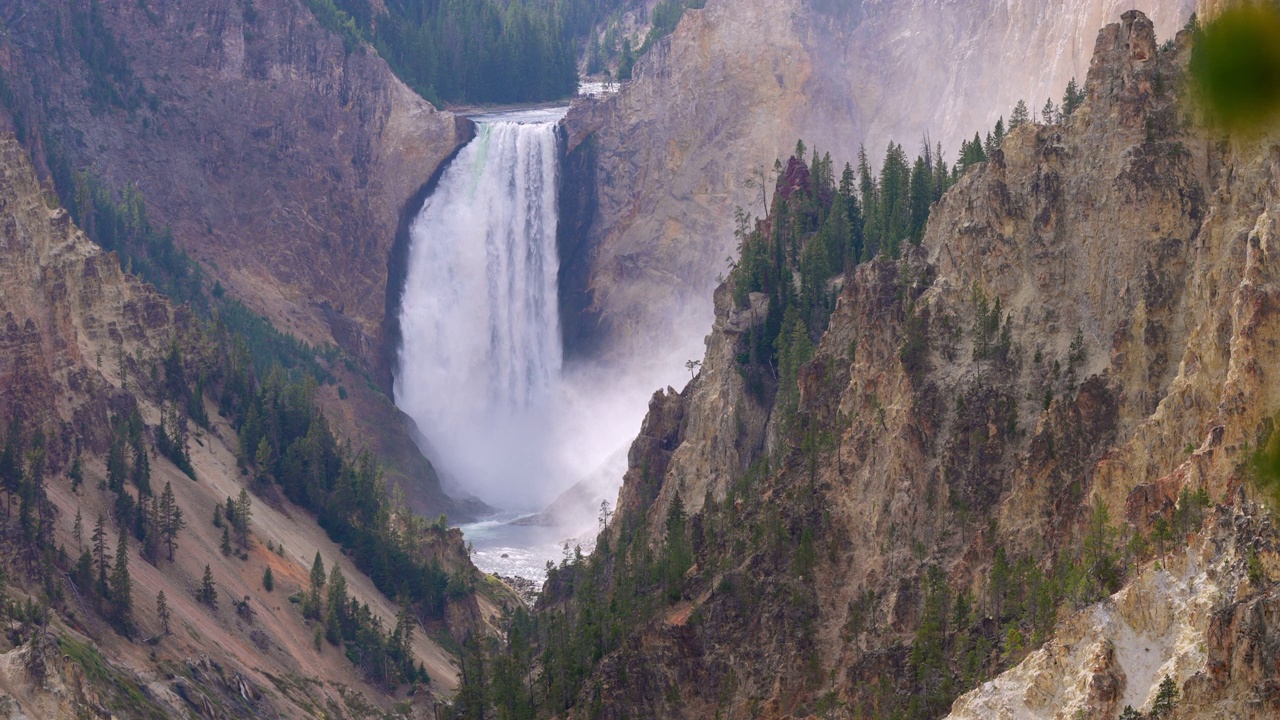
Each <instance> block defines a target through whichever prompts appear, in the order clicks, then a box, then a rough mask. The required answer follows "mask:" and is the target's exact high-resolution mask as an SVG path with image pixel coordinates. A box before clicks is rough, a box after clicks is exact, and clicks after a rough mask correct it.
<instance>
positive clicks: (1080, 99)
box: [1062, 78, 1084, 118]
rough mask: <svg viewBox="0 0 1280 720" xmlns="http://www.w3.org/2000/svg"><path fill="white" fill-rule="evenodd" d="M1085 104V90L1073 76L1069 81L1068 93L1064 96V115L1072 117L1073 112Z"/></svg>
mask: <svg viewBox="0 0 1280 720" xmlns="http://www.w3.org/2000/svg"><path fill="white" fill-rule="evenodd" d="M1083 104H1084V90H1083V89H1081V88H1080V86H1079V85H1078V84H1076V79H1075V78H1071V81H1070V82H1068V83H1067V90H1066V93H1065V94H1064V95H1063V96H1062V117H1064V118H1067V117H1071V114H1072V113H1074V112H1075V111H1076V109H1077V108H1079V107H1080V106H1081V105H1083Z"/></svg>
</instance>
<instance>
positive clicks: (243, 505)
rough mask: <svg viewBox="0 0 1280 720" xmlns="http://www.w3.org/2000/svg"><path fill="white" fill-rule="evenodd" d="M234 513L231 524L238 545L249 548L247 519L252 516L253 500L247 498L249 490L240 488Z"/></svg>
mask: <svg viewBox="0 0 1280 720" xmlns="http://www.w3.org/2000/svg"><path fill="white" fill-rule="evenodd" d="M235 507H236V514H235V520H234V522H233V524H234V525H235V528H236V534H237V535H238V536H239V539H240V547H241V548H242V549H245V550H247V549H249V520H250V519H252V517H253V512H252V507H253V502H252V501H251V500H250V499H249V491H248V490H246V489H245V488H240V497H239V498H238V499H237V500H236V503H235Z"/></svg>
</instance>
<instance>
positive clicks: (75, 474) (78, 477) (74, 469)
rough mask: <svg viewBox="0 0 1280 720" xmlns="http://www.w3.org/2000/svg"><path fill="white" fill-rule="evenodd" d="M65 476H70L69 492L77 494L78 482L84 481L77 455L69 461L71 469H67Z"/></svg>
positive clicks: (78, 489)
mask: <svg viewBox="0 0 1280 720" xmlns="http://www.w3.org/2000/svg"><path fill="white" fill-rule="evenodd" d="M67 477H70V478H71V492H73V493H76V494H79V493H80V484H81V483H83V482H84V469H83V468H82V467H81V466H80V456H79V455H76V456H75V458H74V459H73V460H72V461H71V469H70V470H68V471H67Z"/></svg>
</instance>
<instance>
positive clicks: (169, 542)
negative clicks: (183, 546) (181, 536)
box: [159, 482, 187, 562]
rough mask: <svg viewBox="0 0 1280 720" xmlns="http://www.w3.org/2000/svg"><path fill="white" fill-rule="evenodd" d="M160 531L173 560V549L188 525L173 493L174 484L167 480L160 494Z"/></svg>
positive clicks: (170, 558)
mask: <svg viewBox="0 0 1280 720" xmlns="http://www.w3.org/2000/svg"><path fill="white" fill-rule="evenodd" d="M159 505H160V533H161V535H162V536H163V537H164V543H165V547H166V548H167V549H168V551H169V561H170V562H172V561H173V551H174V550H175V549H176V548H177V547H178V543H177V538H178V533H179V532H182V529H183V528H185V527H186V526H187V521H186V520H185V519H184V518H183V515H182V508H180V507H178V501H177V499H176V498H175V497H174V495H173V485H172V484H171V483H168V482H166V483H165V484H164V492H163V493H161V495H160V503H159Z"/></svg>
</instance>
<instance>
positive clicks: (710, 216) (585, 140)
mask: <svg viewBox="0 0 1280 720" xmlns="http://www.w3.org/2000/svg"><path fill="white" fill-rule="evenodd" d="M1131 6H1136V7H1138V8H1140V9H1144V10H1147V11H1149V12H1151V13H1152V14H1153V17H1155V18H1156V20H1157V21H1158V24H1159V34H1160V36H1161V37H1163V38H1168V37H1171V36H1172V35H1173V33H1174V32H1175V31H1176V30H1177V29H1178V28H1180V27H1181V26H1182V24H1183V23H1184V22H1185V21H1186V19H1187V16H1189V15H1190V13H1191V11H1192V10H1193V9H1194V2H1192V1H1191V0H1180V1H1179V2H1136V3H1134V2H1115V1H1113V0H1074V1H1072V2H1052V3H1051V2H1043V1H1042V0H1030V1H1027V2H1016V3H1005V2H976V3H948V2H936V1H935V0H915V1H912V2H860V3H820V2H810V1H808V0H783V1H781V2H757V1H755V0H710V2H708V3H707V5H706V7H705V8H704V9H701V10H696V11H690V12H688V13H686V15H685V18H684V19H683V20H682V21H681V23H680V26H679V28H678V29H677V30H676V32H675V33H673V34H672V35H671V36H669V37H668V38H667V39H665V40H663V41H662V42H661V43H659V44H657V45H656V46H655V47H654V49H653V50H651V51H650V53H649V54H648V55H647V56H646V57H644V58H642V59H641V61H640V62H639V63H638V65H637V68H636V79H634V80H633V81H631V82H630V83H629V84H627V85H626V86H625V87H623V89H622V90H621V92H619V93H618V94H617V95H615V96H613V97H610V98H607V99H604V100H600V101H583V102H579V103H577V104H575V106H574V108H573V109H572V110H571V111H570V113H569V116H568V118H567V119H566V128H567V131H568V138H569V142H568V147H569V149H570V150H571V151H572V152H571V153H570V159H569V166H568V168H567V178H566V182H567V185H568V191H569V192H568V193H567V194H568V195H569V196H571V197H575V198H582V197H584V196H585V197H586V198H588V199H589V200H590V202H585V203H583V202H579V203H578V204H579V206H580V208H579V210H580V211H581V212H580V213H579V214H576V215H575V214H573V213H571V214H570V215H569V217H568V218H566V219H567V221H568V222H569V223H570V224H571V225H581V226H584V229H583V230H582V231H581V232H583V233H585V235H583V236H582V237H579V238H577V240H576V242H574V243H566V245H568V246H569V247H571V248H572V252H571V253H570V254H569V255H568V256H567V257H566V258H565V263H564V264H563V265H562V273H563V280H562V288H561V302H562V307H563V315H564V317H565V328H566V340H567V342H568V344H569V349H570V350H571V351H574V352H577V353H579V354H586V355H593V356H600V355H603V356H605V357H608V358H610V359H614V360H624V359H626V358H627V357H629V356H633V355H637V354H644V355H646V356H648V355H652V354H654V353H655V352H658V353H663V352H671V353H672V358H673V359H678V360H679V361H681V362H682V361H683V360H684V359H686V358H687V357H689V356H691V355H696V353H697V342H698V339H699V338H700V337H701V334H702V328H704V327H705V326H706V323H707V322H709V321H710V319H711V317H712V310H711V307H710V305H709V303H708V298H710V296H711V291H712V289H713V288H714V287H715V285H716V282H715V278H716V276H717V275H718V274H720V273H722V272H725V270H726V262H725V259H726V256H732V255H733V254H734V252H735V239H734V210H735V208H737V207H741V208H744V209H745V210H746V211H748V212H749V213H752V214H756V215H761V214H764V212H765V210H766V206H765V205H762V202H761V200H762V198H761V188H760V187H759V185H760V183H759V182H757V183H755V184H754V185H753V184H752V183H750V182H749V181H751V179H752V177H753V172H752V171H753V169H758V170H759V171H760V172H761V173H763V174H765V175H767V174H768V173H769V172H770V170H769V169H770V168H772V166H773V163H774V160H775V159H777V158H780V157H786V155H787V153H788V152H789V151H790V148H791V147H793V146H794V144H795V141H796V139H797V138H803V139H804V140H805V141H806V142H807V143H808V144H809V145H810V146H811V147H816V148H817V149H819V150H821V151H824V152H826V151H829V152H831V153H832V156H833V157H834V158H835V159H836V161H837V162H839V163H843V162H844V161H846V160H848V161H854V160H855V159H856V156H857V150H858V146H859V144H860V143H865V144H866V147H867V151H868V154H869V155H870V156H871V160H872V162H873V163H878V162H879V159H880V158H881V157H882V156H883V153H884V147H885V144H886V143H887V142H888V141H890V140H894V141H897V142H899V143H902V144H904V145H905V146H906V147H907V148H908V150H909V152H915V150H916V149H917V148H918V147H919V143H920V141H921V138H922V137H923V136H925V135H926V134H928V135H929V136H931V138H932V140H933V141H941V142H942V143H943V146H944V149H945V150H946V152H947V153H948V155H949V157H950V158H951V159H954V157H955V156H954V153H955V149H956V147H957V146H958V144H959V142H960V140H961V139H963V138H966V137H972V134H973V133H974V132H975V131H981V132H987V131H989V130H990V129H991V127H992V125H994V123H995V121H996V119H997V117H998V116H1000V115H1004V116H1006V117H1007V116H1008V115H1009V113H1010V112H1011V110H1012V108H1013V106H1014V105H1015V103H1016V102H1017V101H1018V100H1019V99H1020V98H1021V99H1026V101H1027V103H1028V105H1029V106H1030V107H1031V109H1032V112H1038V111H1039V108H1040V107H1041V106H1042V105H1043V104H1044V101H1045V98H1047V97H1052V98H1053V99H1054V100H1055V102H1057V101H1058V99H1059V98H1061V97H1062V92H1063V88H1064V87H1065V86H1066V84H1067V81H1068V80H1069V79H1070V78H1071V77H1073V76H1075V77H1079V78H1081V79H1083V76H1084V73H1085V70H1086V69H1087V67H1088V62H1089V57H1090V51H1091V48H1092V44H1091V43H1092V41H1093V38H1094V34H1095V33H1096V32H1097V29H1098V28H1099V27H1101V26H1102V25H1103V24H1104V23H1105V22H1107V21H1108V20H1109V19H1112V18H1114V17H1116V16H1118V14H1119V13H1120V12H1121V11H1123V10H1128V9H1129V8H1130V7H1131ZM837 174H838V173H837ZM761 179H763V178H761ZM765 182H766V184H768V182H769V181H767V180H766V181H765ZM582 186H588V187H589V190H588V191H586V192H584V191H583V190H582ZM766 203H767V200H766ZM582 215H585V216H586V218H585V219H583V217H582ZM654 338H664V341H663V345H665V346H664V347H659V348H658V349H657V350H655V348H654V341H653V339H654ZM672 364H673V365H675V363H672Z"/></svg>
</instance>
